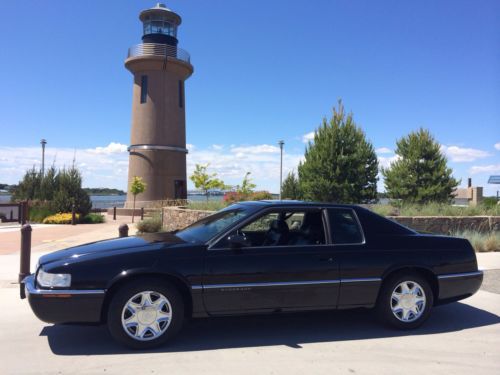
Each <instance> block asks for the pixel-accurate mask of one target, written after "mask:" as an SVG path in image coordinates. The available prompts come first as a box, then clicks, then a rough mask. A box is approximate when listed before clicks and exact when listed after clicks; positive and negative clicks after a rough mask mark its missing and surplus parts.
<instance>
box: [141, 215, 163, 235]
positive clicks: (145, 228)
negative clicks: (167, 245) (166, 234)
mask: <svg viewBox="0 0 500 375" xmlns="http://www.w3.org/2000/svg"><path fill="white" fill-rule="evenodd" d="M162 227H163V225H162V222H161V218H160V217H149V218H147V219H144V220H142V221H140V222H138V223H137V231H138V232H139V233H156V232H160V231H161V229H162Z"/></svg>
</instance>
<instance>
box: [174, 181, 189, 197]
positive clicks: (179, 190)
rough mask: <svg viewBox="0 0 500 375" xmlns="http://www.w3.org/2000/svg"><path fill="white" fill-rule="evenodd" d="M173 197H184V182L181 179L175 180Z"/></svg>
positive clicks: (185, 195)
mask: <svg viewBox="0 0 500 375" xmlns="http://www.w3.org/2000/svg"><path fill="white" fill-rule="evenodd" d="M174 194H175V199H186V197H187V194H186V184H185V181H183V180H175V193H174Z"/></svg>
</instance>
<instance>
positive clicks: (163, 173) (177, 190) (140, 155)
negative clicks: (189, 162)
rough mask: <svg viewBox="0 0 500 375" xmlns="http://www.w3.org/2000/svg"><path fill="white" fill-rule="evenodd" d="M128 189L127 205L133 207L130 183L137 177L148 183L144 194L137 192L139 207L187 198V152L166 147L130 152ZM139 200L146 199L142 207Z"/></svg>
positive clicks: (143, 200) (155, 205)
mask: <svg viewBox="0 0 500 375" xmlns="http://www.w3.org/2000/svg"><path fill="white" fill-rule="evenodd" d="M128 176H129V181H128V189H127V191H128V192H129V193H128V194H127V201H126V202H125V207H126V208H130V207H132V206H133V201H134V196H133V195H132V194H131V193H130V184H131V183H132V180H133V178H134V177H135V176H138V177H142V179H143V181H144V182H145V183H146V190H145V191H144V193H141V194H139V195H137V197H136V207H158V205H160V206H159V207H162V206H161V205H162V204H164V205H173V204H165V203H167V202H169V201H179V202H181V201H182V202H185V200H186V199H187V181H186V153H185V152H181V151H167V150H135V151H131V152H130V156H129V170H128ZM138 202H143V203H142V206H139V205H138Z"/></svg>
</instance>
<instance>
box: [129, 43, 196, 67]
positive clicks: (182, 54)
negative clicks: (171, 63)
mask: <svg viewBox="0 0 500 375" xmlns="http://www.w3.org/2000/svg"><path fill="white" fill-rule="evenodd" d="M136 56H165V57H173V58H174V59H178V60H181V61H185V62H187V63H191V57H190V56H189V53H187V52H186V51H184V50H183V49H182V48H178V47H175V46H169V45H167V44H157V43H141V44H137V45H135V46H132V47H130V48H129V49H128V56H127V57H136Z"/></svg>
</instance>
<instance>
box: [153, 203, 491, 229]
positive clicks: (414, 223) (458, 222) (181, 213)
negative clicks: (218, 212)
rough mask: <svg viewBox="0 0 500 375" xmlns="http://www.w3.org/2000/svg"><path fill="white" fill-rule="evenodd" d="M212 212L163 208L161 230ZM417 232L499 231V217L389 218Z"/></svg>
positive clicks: (183, 225)
mask: <svg viewBox="0 0 500 375" xmlns="http://www.w3.org/2000/svg"><path fill="white" fill-rule="evenodd" d="M213 213H214V211H198V210H189V209H187V208H185V207H164V208H163V228H164V229H165V230H167V231H173V230H177V229H182V228H185V227H187V226H188V225H190V224H192V223H194V222H195V221H198V220H200V219H203V218H204V217H206V216H208V215H211V214H213ZM388 218H390V219H392V220H395V221H397V222H398V223H400V224H403V225H405V226H407V227H409V228H412V229H415V230H417V231H423V232H430V233H436V234H452V233H453V232H456V231H464V230H473V231H479V232H490V231H500V216H389V217H388Z"/></svg>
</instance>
